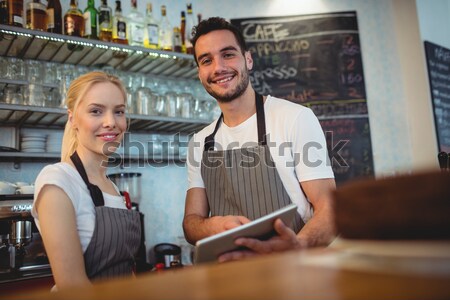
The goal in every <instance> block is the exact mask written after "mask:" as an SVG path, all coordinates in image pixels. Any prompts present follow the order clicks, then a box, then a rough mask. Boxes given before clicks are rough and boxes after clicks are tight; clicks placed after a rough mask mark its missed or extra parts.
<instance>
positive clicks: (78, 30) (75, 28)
mask: <svg viewBox="0 0 450 300" xmlns="http://www.w3.org/2000/svg"><path fill="white" fill-rule="evenodd" d="M64 34H66V35H72V36H79V37H82V36H84V17H83V14H82V13H81V10H79V9H78V4H77V1H76V0H70V8H69V10H68V11H67V12H66V14H65V15H64Z"/></svg>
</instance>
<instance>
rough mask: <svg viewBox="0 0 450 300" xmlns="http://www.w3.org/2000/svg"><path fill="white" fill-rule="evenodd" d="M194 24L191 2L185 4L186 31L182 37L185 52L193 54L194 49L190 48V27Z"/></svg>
mask: <svg viewBox="0 0 450 300" xmlns="http://www.w3.org/2000/svg"><path fill="white" fill-rule="evenodd" d="M195 25H196V23H195V19H194V14H193V13H192V4H191V3H188V4H187V16H186V31H185V37H184V44H185V46H186V53H188V54H194V49H193V48H192V43H191V39H192V29H193V28H194V26H195Z"/></svg>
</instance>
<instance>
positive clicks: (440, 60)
mask: <svg viewBox="0 0 450 300" xmlns="http://www.w3.org/2000/svg"><path fill="white" fill-rule="evenodd" d="M425 53H426V56H427V65H428V78H429V80H430V90H431V100H432V102H433V110H434V121H435V125H436V134H437V139H438V146H439V151H444V152H450V50H449V49H446V48H444V47H441V46H438V45H436V44H433V43H430V42H425Z"/></svg>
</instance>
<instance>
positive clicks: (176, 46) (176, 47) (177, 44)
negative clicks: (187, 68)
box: [173, 27, 182, 53]
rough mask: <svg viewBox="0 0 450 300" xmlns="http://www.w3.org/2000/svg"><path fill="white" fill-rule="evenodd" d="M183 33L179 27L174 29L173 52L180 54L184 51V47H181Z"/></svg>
mask: <svg viewBox="0 0 450 300" xmlns="http://www.w3.org/2000/svg"><path fill="white" fill-rule="evenodd" d="M181 45H182V44H181V33H180V28H179V27H174V28H173V51H175V52H180V53H181V50H182V46H181Z"/></svg>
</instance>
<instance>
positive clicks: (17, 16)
mask: <svg viewBox="0 0 450 300" xmlns="http://www.w3.org/2000/svg"><path fill="white" fill-rule="evenodd" d="M6 6H7V10H8V13H7V19H8V20H7V22H6V24H7V25H11V26H17V27H23V25H24V24H23V16H22V15H23V0H6Z"/></svg>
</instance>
